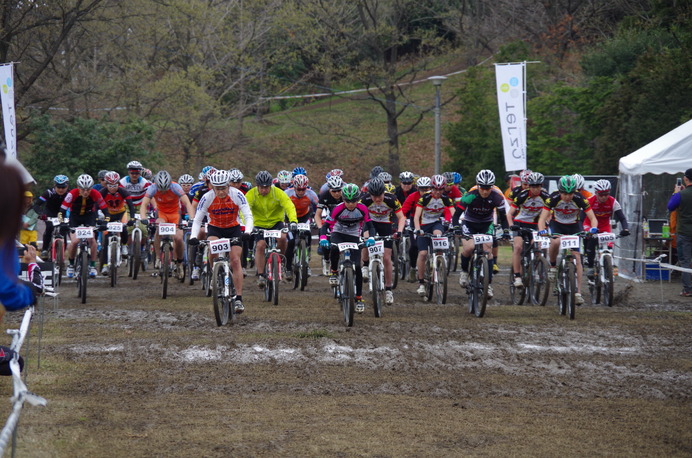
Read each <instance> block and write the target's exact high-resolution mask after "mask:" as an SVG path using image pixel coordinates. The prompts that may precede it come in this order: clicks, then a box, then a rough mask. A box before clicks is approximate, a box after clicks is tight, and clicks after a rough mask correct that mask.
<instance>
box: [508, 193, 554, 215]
mask: <svg viewBox="0 0 692 458" xmlns="http://www.w3.org/2000/svg"><path fill="white" fill-rule="evenodd" d="M548 197H550V196H549V195H548V192H547V191H546V190H545V189H541V193H540V194H539V195H537V196H534V195H533V194H532V193H531V190H530V189H524V190H521V191H520V192H519V193H518V194H517V195H516V196H515V198H514V201H513V202H512V203H511V206H512V208H517V209H519V211H518V212H517V214H516V215H515V216H514V221H515V222H517V223H525V224H538V217H539V216H541V211H542V210H543V207H544V206H545V201H546V200H547V199H548Z"/></svg>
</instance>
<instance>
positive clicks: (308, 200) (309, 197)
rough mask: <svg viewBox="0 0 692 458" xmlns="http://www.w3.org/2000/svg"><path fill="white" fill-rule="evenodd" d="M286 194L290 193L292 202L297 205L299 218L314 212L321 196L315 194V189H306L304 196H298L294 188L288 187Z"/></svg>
mask: <svg viewBox="0 0 692 458" xmlns="http://www.w3.org/2000/svg"><path fill="white" fill-rule="evenodd" d="M286 195H288V197H289V198H290V199H291V202H293V205H294V206H295V207H296V216H297V217H298V218H305V217H307V216H308V215H310V214H312V212H313V210H314V208H315V207H316V206H317V202H318V201H319V197H317V194H315V191H313V190H312V189H306V190H305V194H304V195H303V197H298V196H297V195H296V190H295V189H294V188H288V189H287V190H286Z"/></svg>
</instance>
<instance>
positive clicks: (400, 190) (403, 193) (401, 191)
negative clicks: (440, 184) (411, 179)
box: [395, 185, 418, 205]
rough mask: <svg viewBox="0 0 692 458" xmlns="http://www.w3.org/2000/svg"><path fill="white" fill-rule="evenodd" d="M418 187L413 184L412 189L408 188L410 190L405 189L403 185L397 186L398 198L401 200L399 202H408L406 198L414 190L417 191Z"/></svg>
mask: <svg viewBox="0 0 692 458" xmlns="http://www.w3.org/2000/svg"><path fill="white" fill-rule="evenodd" d="M417 191H418V188H416V186H415V185H412V186H411V189H409V190H408V192H406V191H404V188H402V187H401V185H399V186H397V187H396V190H395V192H396V198H397V199H398V200H399V202H400V203H401V204H402V205H403V204H404V202H406V199H407V198H408V196H410V195H411V194H413V193H414V192H417Z"/></svg>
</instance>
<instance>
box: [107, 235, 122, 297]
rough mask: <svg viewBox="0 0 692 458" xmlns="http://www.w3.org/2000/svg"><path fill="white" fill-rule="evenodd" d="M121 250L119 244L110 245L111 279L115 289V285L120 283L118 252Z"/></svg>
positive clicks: (112, 286)
mask: <svg viewBox="0 0 692 458" xmlns="http://www.w3.org/2000/svg"><path fill="white" fill-rule="evenodd" d="M119 250H120V244H119V243H117V242H116V243H111V244H110V252H111V253H110V255H111V262H110V272H109V275H110V277H111V288H114V287H115V285H116V284H117V283H118V251H119Z"/></svg>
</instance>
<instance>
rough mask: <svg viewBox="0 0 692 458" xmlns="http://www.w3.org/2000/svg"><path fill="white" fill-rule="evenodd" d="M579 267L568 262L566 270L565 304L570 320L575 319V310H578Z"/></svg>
mask: <svg viewBox="0 0 692 458" xmlns="http://www.w3.org/2000/svg"><path fill="white" fill-rule="evenodd" d="M576 269H577V267H576V266H575V265H574V264H573V263H572V262H568V263H567V266H566V268H565V303H566V306H567V313H568V315H569V319H570V320H573V319H574V313H575V309H576V308H577V304H576V300H575V297H574V295H575V294H576V292H577V271H576Z"/></svg>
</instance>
